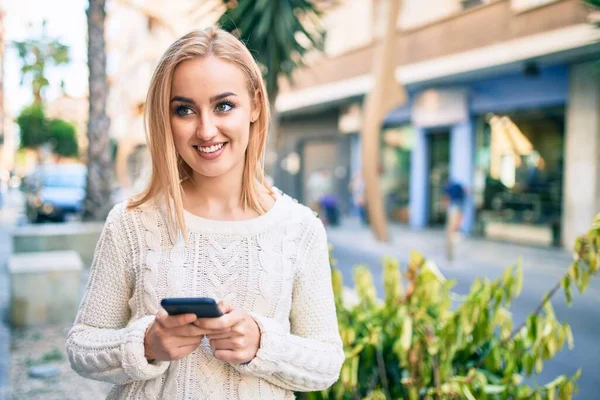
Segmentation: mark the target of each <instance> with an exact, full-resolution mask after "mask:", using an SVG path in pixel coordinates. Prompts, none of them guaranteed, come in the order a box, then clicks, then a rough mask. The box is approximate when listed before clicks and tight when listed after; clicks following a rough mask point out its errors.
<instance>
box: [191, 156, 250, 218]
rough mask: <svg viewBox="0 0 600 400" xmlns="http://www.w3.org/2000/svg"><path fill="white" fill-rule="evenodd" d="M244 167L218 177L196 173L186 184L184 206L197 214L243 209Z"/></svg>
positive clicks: (224, 213)
mask: <svg viewBox="0 0 600 400" xmlns="http://www.w3.org/2000/svg"><path fill="white" fill-rule="evenodd" d="M242 176H243V164H242V168H234V169H232V170H231V171H229V173H227V174H225V175H222V176H218V177H214V178H211V177H205V176H201V175H198V174H196V173H194V174H193V175H192V178H191V179H190V180H187V181H186V182H185V184H184V192H185V199H184V206H185V208H186V209H187V210H189V211H191V212H193V213H196V214H205V215H208V216H210V215H213V216H223V215H228V214H232V213H236V212H239V210H243V208H244V207H243V204H242V201H241V200H242Z"/></svg>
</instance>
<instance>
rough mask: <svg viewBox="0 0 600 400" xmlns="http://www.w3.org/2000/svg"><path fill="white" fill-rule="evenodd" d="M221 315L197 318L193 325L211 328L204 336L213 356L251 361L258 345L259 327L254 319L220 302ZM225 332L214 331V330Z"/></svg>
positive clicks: (225, 359)
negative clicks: (211, 331)
mask: <svg viewBox="0 0 600 400" xmlns="http://www.w3.org/2000/svg"><path fill="white" fill-rule="evenodd" d="M219 308H220V309H221V312H223V314H224V315H223V316H222V317H219V318H198V319H197V320H196V321H195V322H194V325H195V326H196V327H198V328H200V329H205V330H213V333H208V334H206V336H207V337H208V339H209V340H210V347H212V348H213V350H214V356H215V358H217V359H219V360H222V361H226V362H230V363H234V364H244V363H247V362H250V361H252V359H254V357H255V356H256V353H257V352H258V349H259V347H260V329H259V328H258V325H257V324H256V321H254V319H253V318H252V317H251V316H250V315H249V314H248V313H247V312H245V311H244V310H241V309H239V308H234V307H233V306H231V305H229V304H226V303H223V302H220V303H219ZM219 330H220V331H226V332H214V331H219Z"/></svg>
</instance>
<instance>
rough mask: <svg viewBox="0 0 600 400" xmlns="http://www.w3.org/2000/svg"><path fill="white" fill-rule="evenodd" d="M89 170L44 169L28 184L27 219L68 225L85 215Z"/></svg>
mask: <svg viewBox="0 0 600 400" xmlns="http://www.w3.org/2000/svg"><path fill="white" fill-rule="evenodd" d="M86 179H87V168H86V166H85V165H81V164H56V165H44V166H41V167H39V168H38V170H37V171H36V172H35V173H34V174H33V175H32V176H30V177H28V179H27V182H26V184H25V193H26V203H25V210H26V213H27V219H28V220H29V221H30V222H31V223H38V222H43V221H55V222H64V221H66V220H68V219H71V218H73V217H77V216H80V215H81V214H82V212H83V202H84V199H85V186H86Z"/></svg>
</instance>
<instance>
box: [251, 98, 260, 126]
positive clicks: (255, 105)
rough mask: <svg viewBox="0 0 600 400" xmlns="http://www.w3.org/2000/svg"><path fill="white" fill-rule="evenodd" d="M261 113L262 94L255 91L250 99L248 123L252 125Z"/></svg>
mask: <svg viewBox="0 0 600 400" xmlns="http://www.w3.org/2000/svg"><path fill="white" fill-rule="evenodd" d="M261 112H262V94H261V93H260V91H258V90H256V91H255V92H254V98H253V99H252V112H251V113H250V122H252V123H254V122H256V121H257V120H258V117H259V116H260V113H261Z"/></svg>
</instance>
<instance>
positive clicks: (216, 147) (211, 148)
mask: <svg viewBox="0 0 600 400" xmlns="http://www.w3.org/2000/svg"><path fill="white" fill-rule="evenodd" d="M225 145H227V142H224V143H219V144H215V145H212V146H206V147H205V146H194V148H195V149H196V150H197V151H199V152H200V153H204V154H210V153H214V152H217V151H219V150H221V149H222V148H223V147H225Z"/></svg>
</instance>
